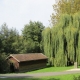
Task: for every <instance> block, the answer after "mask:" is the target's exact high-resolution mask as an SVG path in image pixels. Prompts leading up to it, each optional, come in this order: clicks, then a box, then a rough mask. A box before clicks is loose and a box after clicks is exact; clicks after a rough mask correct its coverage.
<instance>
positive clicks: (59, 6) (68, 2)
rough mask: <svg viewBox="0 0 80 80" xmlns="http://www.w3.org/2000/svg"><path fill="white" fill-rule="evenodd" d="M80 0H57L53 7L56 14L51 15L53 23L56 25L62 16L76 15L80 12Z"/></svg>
mask: <svg viewBox="0 0 80 80" xmlns="http://www.w3.org/2000/svg"><path fill="white" fill-rule="evenodd" d="M79 4H80V0H56V4H54V5H53V10H54V12H53V13H52V15H51V23H52V24H53V25H55V24H56V23H57V22H58V21H59V19H60V15H61V14H65V13H67V14H74V13H76V12H79V11H80V5H79Z"/></svg>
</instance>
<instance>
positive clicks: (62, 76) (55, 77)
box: [0, 74, 80, 80]
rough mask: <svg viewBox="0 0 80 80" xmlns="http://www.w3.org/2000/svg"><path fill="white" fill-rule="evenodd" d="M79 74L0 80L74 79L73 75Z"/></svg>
mask: <svg viewBox="0 0 80 80" xmlns="http://www.w3.org/2000/svg"><path fill="white" fill-rule="evenodd" d="M78 76H80V74H69V75H68V74H67V75H61V76H50V77H42V78H0V80H74V77H78Z"/></svg>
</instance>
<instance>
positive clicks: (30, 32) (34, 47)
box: [22, 21, 44, 53]
mask: <svg viewBox="0 0 80 80" xmlns="http://www.w3.org/2000/svg"><path fill="white" fill-rule="evenodd" d="M43 29H44V26H43V24H42V23H41V22H32V21H30V22H29V24H26V25H25V27H24V29H23V31H22V33H23V38H24V46H25V52H29V53H30V52H41V48H40V46H41V41H42V36H41V34H42V31H43Z"/></svg>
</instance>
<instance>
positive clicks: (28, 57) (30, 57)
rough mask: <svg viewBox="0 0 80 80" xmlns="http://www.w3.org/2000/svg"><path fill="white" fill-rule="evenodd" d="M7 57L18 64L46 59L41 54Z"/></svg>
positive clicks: (11, 55)
mask: <svg viewBox="0 0 80 80" xmlns="http://www.w3.org/2000/svg"><path fill="white" fill-rule="evenodd" d="M9 57H13V58H14V59H16V60H17V61H18V62H23V61H32V60H41V59H47V57H46V56H45V55H44V54H42V53H29V54H10V56H9ZM9 57H8V58H9Z"/></svg>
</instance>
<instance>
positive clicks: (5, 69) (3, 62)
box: [0, 54, 9, 73]
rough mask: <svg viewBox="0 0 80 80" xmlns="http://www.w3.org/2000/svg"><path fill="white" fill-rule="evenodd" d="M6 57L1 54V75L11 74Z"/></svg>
mask: <svg viewBox="0 0 80 80" xmlns="http://www.w3.org/2000/svg"><path fill="white" fill-rule="evenodd" d="M6 57H7V56H6V55H5V54H0V73H6V72H9V65H8V63H7V61H6Z"/></svg>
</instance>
